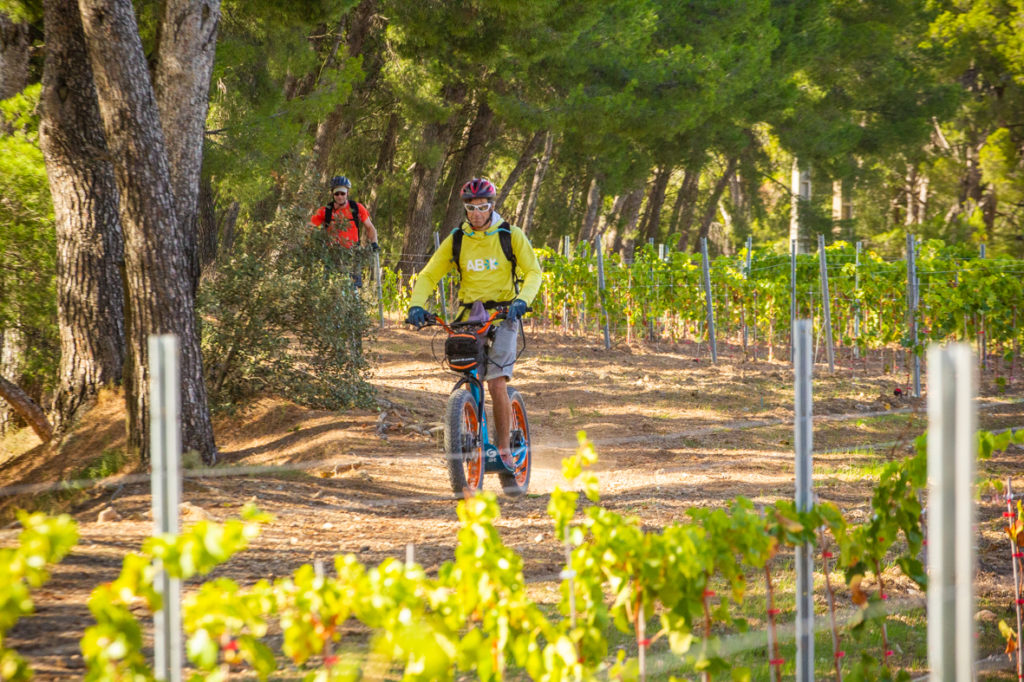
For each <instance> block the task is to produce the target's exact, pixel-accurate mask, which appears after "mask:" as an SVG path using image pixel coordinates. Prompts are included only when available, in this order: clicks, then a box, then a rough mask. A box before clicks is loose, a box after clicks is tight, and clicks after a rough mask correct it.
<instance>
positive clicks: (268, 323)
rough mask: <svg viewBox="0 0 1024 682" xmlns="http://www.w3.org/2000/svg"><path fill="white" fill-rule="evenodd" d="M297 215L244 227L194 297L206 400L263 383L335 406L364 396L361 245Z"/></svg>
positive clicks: (224, 403) (256, 390)
mask: <svg viewBox="0 0 1024 682" xmlns="http://www.w3.org/2000/svg"><path fill="white" fill-rule="evenodd" d="M305 220H306V218H305V217H303V218H299V217H298V216H289V217H281V218H279V219H278V220H276V221H274V222H272V223H269V224H266V225H256V226H252V227H250V228H249V229H248V230H246V231H245V232H244V233H243V234H242V235H241V237H240V238H239V239H238V241H237V242H236V244H235V246H234V249H233V251H232V252H231V253H230V254H227V255H225V256H224V257H223V259H222V261H221V262H219V263H217V265H216V268H215V270H214V272H213V273H211V274H210V276H209V277H207V278H204V281H203V283H202V285H201V287H200V292H199V297H198V310H199V312H200V315H201V316H202V319H203V327H202V329H203V337H202V339H203V340H202V348H203V355H204V368H205V370H206V372H207V381H208V384H209V386H210V400H211V405H212V406H213V407H218V408H225V407H230V406H233V405H237V404H239V403H240V402H242V401H244V400H247V399H250V398H252V397H253V396H255V395H259V394H262V393H267V392H272V393H277V394H279V395H283V396H285V397H287V398H290V399H292V400H295V401H296V402H299V403H300V404H304V405H311V406H317V407H324V408H328V409H338V408H340V407H342V406H345V405H354V404H359V405H364V404H367V403H368V401H369V400H370V397H371V395H372V393H371V387H370V385H369V384H368V383H367V381H366V378H365V375H366V372H367V370H368V365H367V363H366V360H365V359H364V357H363V347H362V343H363V337H364V335H365V334H366V333H367V332H368V331H369V329H370V327H371V325H370V319H369V317H368V315H367V306H366V303H365V302H364V300H363V299H362V297H361V293H360V291H359V290H356V289H355V287H354V286H353V280H352V273H353V272H356V271H359V270H362V269H364V267H365V264H366V256H367V253H366V252H365V250H364V249H361V248H358V249H341V248H338V247H336V246H333V245H331V244H329V243H328V242H327V240H326V239H325V238H324V232H323V231H322V230H313V229H311V228H310V227H309V226H308V224H306V223H305Z"/></svg>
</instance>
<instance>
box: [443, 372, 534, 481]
mask: <svg viewBox="0 0 1024 682" xmlns="http://www.w3.org/2000/svg"><path fill="white" fill-rule="evenodd" d="M479 371H480V370H478V369H473V370H470V371H468V372H460V374H462V375H463V376H462V378H461V379H459V380H458V381H457V382H455V386H453V387H452V390H451V393H455V391H457V390H459V389H460V388H462V387H463V386H465V387H466V389H467V390H468V391H469V392H470V393H471V394H472V395H473V402H475V403H476V411H477V414H478V415H480V442H481V443H482V445H483V449H484V473H485V474H489V473H494V472H497V471H508V472H510V473H514V472H515V471H516V469H518V468H519V466H520V465H522V463H523V460H525V459H526V445H524V444H520V445H519V446H516V445H515V444H512V443H511V442H510V447H509V452H510V453H511V455H512V456H511V459H512V466H511V467H509V466H506V465H505V462H504V461H503V460H502V459H501V456H500V453H499V452H498V446H496V445H495V444H494V443H492V442H491V437H490V433H489V432H488V430H487V411H486V410H485V409H484V408H485V400H484V393H485V392H484V387H483V382H482V381H480V379H479V377H478V373H479Z"/></svg>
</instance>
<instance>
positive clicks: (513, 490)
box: [498, 386, 533, 495]
mask: <svg viewBox="0 0 1024 682" xmlns="http://www.w3.org/2000/svg"><path fill="white" fill-rule="evenodd" d="M508 399H509V401H510V402H511V403H512V425H511V426H512V431H511V437H510V439H509V442H510V443H511V450H512V455H513V457H514V458H515V462H514V464H513V468H514V471H502V472H500V473H499V474H498V479H499V480H500V481H501V488H502V490H504V491H505V493H506V494H507V495H525V494H526V491H527V490H528V489H529V487H530V467H531V465H532V464H533V447H532V446H531V444H530V422H529V421H527V419H526V403H525V402H524V401H523V396H521V395H520V394H519V391H517V390H516V389H514V388H512V387H511V386H508Z"/></svg>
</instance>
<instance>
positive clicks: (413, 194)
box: [400, 84, 466, 276]
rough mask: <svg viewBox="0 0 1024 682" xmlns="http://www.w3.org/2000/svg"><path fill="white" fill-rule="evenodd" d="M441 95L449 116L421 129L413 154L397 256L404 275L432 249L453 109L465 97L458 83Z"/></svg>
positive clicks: (450, 134)
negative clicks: (403, 228)
mask: <svg viewBox="0 0 1024 682" xmlns="http://www.w3.org/2000/svg"><path fill="white" fill-rule="evenodd" d="M442 96H443V97H444V101H445V102H447V103H448V105H449V111H450V112H451V113H450V114H449V115H448V116H447V117H446V118H445V119H444V120H442V121H436V122H432V123H428V124H427V125H426V126H424V129H423V135H422V136H421V138H420V139H421V142H420V144H419V149H418V154H417V155H416V156H417V159H416V166H415V168H414V169H413V174H412V185H411V187H410V189H409V211H408V214H407V219H406V225H408V226H409V229H408V231H407V232H406V233H405V240H404V243H403V244H402V254H401V256H400V266H401V270H402V272H403V273H404V274H405V275H406V276H409V275H412V274H413V273H414V272H416V271H418V270H419V269H420V267H422V265H423V264H424V263H426V261H427V255H428V254H429V253H430V250H431V249H432V248H433V230H432V229H431V228H432V224H433V213H434V197H435V196H436V194H437V185H438V180H439V179H440V177H441V171H442V169H443V168H444V160H445V156H446V153H447V151H448V147H449V145H450V144H451V139H452V136H453V134H454V127H455V125H456V119H457V118H458V116H457V114H456V107H457V105H458V104H459V103H460V102H461V101H462V100H463V98H465V96H466V91H465V87H464V86H462V85H461V84H449V85H447V86H445V87H444V92H443V95H442Z"/></svg>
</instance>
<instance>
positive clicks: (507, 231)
mask: <svg viewBox="0 0 1024 682" xmlns="http://www.w3.org/2000/svg"><path fill="white" fill-rule="evenodd" d="M498 243H500V244H501V250H502V251H503V252H504V253H505V258H507V259H508V261H509V262H510V263H511V264H512V287H513V288H514V289H515V290H516V294H518V293H519V284H520V283H521V280H520V279H519V278H518V277H517V276H516V265H517V263H516V253H515V251H513V250H512V226H511V225H509V224H508V221H507V220H506V221H505V222H503V223H502V224H501V225H499V226H498Z"/></svg>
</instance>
